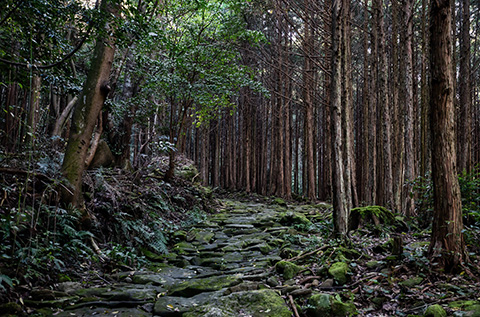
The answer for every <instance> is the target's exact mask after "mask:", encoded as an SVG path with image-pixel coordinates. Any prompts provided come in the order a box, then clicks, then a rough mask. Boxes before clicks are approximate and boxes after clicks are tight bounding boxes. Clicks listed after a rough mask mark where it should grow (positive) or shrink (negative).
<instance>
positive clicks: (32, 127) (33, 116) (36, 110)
mask: <svg viewBox="0 0 480 317" xmlns="http://www.w3.org/2000/svg"><path fill="white" fill-rule="evenodd" d="M41 86H42V77H40V75H39V74H37V73H34V74H33V78H32V87H31V92H30V108H29V113H28V122H27V129H28V133H27V136H26V143H27V144H32V142H33V141H34V140H35V134H36V132H37V124H38V120H39V119H40V117H39V116H40V89H41V88H42V87H41Z"/></svg>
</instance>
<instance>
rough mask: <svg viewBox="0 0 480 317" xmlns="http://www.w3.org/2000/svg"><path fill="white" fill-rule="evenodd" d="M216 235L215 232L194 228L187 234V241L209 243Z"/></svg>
mask: <svg viewBox="0 0 480 317" xmlns="http://www.w3.org/2000/svg"><path fill="white" fill-rule="evenodd" d="M214 237H215V233H214V232H211V231H207V230H201V229H197V228H195V229H193V230H191V231H190V232H189V233H188V234H187V241H189V242H190V241H197V242H200V243H209V242H210V241H212V239H213V238H214Z"/></svg>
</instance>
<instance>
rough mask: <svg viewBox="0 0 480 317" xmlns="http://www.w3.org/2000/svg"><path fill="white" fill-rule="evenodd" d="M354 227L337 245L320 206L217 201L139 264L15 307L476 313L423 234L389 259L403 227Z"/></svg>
mask: <svg viewBox="0 0 480 317" xmlns="http://www.w3.org/2000/svg"><path fill="white" fill-rule="evenodd" d="M399 222H401V221H400V220H399ZM363 225H364V227H363V228H362V229H358V230H357V231H355V232H354V233H352V236H351V239H352V244H351V245H350V246H348V247H345V246H340V245H339V244H338V242H337V241H336V240H334V239H331V238H330V236H331V230H332V226H331V208H330V206H329V205H328V204H317V205H308V204H286V203H284V202H283V201H282V200H280V199H276V200H271V199H270V200H268V199H267V200H265V199H263V198H257V199H253V200H251V199H248V200H245V199H244V200H239V199H238V197H237V198H236V199H221V200H220V207H219V209H218V211H217V212H215V213H213V214H211V215H210V216H208V217H207V218H206V219H205V220H204V221H203V222H202V223H199V224H196V225H195V226H194V227H190V228H185V230H179V231H177V232H176V234H175V240H176V241H175V242H176V243H175V244H174V245H173V246H172V247H171V248H170V250H169V253H168V254H165V255H155V254H153V253H151V254H149V258H150V263H149V265H148V267H142V268H139V269H138V270H126V271H125V270H124V271H122V272H114V273H109V274H100V273H98V272H97V277H96V278H92V277H91V278H90V279H89V280H87V281H83V282H80V281H68V282H62V283H56V284H54V285H52V286H51V287H48V288H43V287H37V288H34V289H33V290H32V292H31V293H30V296H29V297H28V298H25V299H23V303H24V305H25V306H26V307H28V309H29V310H28V312H29V313H30V314H37V315H55V316H91V315H94V314H99V315H112V316H151V315H160V316H182V315H183V316H272V317H273V316H275V317H276V316H279V317H281V316H285V317H287V316H295V315H297V316H349V315H354V314H358V315H359V316H415V315H417V316H424V313H425V311H426V310H427V309H428V307H430V306H432V305H440V306H441V307H442V308H443V309H444V310H445V311H446V313H447V314H448V315H449V316H479V314H480V298H479V294H480V285H479V284H478V283H477V280H476V279H475V278H474V277H472V276H469V275H468V274H466V273H465V272H463V273H462V274H460V275H454V276H452V275H443V274H438V273H437V272H434V271H432V270H431V266H430V265H429V263H428V261H427V259H426V258H425V253H426V251H427V248H428V238H429V237H428V234H426V233H415V234H412V233H403V234H402V239H401V240H402V242H403V243H402V245H403V251H402V252H400V253H399V254H397V255H392V244H391V241H392V239H391V236H392V235H393V233H392V232H394V229H395V228H398V227H399V226H401V227H404V226H405V224H404V223H401V224H400V225H399V224H398V223H397V224H395V222H392V223H391V224H390V225H386V224H383V225H382V226H381V227H376V229H375V226H374V225H371V224H368V223H366V222H365V223H364V224H363ZM396 226H397V227H396ZM471 256H472V259H473V260H477V261H478V254H477V255H473V254H472V255H471ZM436 308H437V309H438V306H436ZM430 309H432V308H430ZM432 316H433V315H432ZM435 316H440V315H435Z"/></svg>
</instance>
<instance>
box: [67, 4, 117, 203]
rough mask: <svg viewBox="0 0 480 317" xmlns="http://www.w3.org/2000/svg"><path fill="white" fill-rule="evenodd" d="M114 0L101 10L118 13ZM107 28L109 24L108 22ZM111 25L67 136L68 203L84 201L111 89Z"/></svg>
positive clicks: (99, 43) (98, 46)
mask: <svg viewBox="0 0 480 317" xmlns="http://www.w3.org/2000/svg"><path fill="white" fill-rule="evenodd" d="M113 3H114V2H113V1H110V0H103V1H102V3H101V6H100V8H101V10H103V11H105V12H108V13H110V14H117V8H114V7H113V6H112V5H113ZM105 27H106V28H108V25H105ZM111 33H113V32H112V30H111V29H109V30H106V31H105V32H104V31H103V30H102V34H104V35H102V36H101V37H100V38H99V39H98V40H97V43H96V45H95V51H94V53H93V57H92V62H91V67H90V70H89V72H88V75H87V79H86V81H85V85H84V87H83V91H82V95H81V97H80V98H79V100H78V102H77V103H76V106H75V110H74V113H73V118H72V126H71V130H70V137H69V139H68V144H67V148H66V150H65V157H64V159H63V165H62V173H63V175H64V176H65V178H66V179H67V180H68V182H69V183H70V191H67V190H63V192H62V200H63V202H64V203H66V204H69V203H71V204H73V205H75V206H80V205H81V204H82V174H83V171H84V169H85V158H86V155H87V150H88V147H89V145H90V139H91V137H92V133H93V129H94V127H95V124H96V120H97V118H98V114H99V113H100V110H101V109H102V107H103V104H104V102H105V99H106V97H107V95H108V93H109V91H110V86H109V77H110V70H111V67H112V63H113V57H114V54H115V45H114V39H113V37H111V36H110V35H109V34H111Z"/></svg>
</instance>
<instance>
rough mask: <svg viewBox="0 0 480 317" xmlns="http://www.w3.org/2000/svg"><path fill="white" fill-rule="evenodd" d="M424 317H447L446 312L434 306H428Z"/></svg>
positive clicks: (440, 307)
mask: <svg viewBox="0 0 480 317" xmlns="http://www.w3.org/2000/svg"><path fill="white" fill-rule="evenodd" d="M424 316H425V317H447V312H446V311H445V309H443V307H442V306H440V305H438V304H436V305H431V306H428V308H427V310H426V311H425V315H424Z"/></svg>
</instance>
